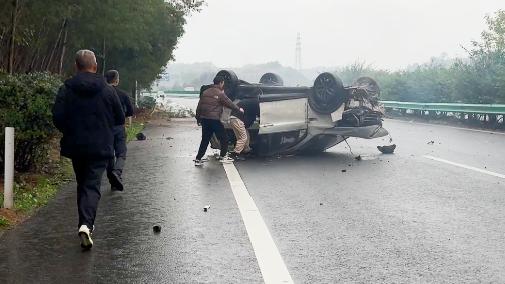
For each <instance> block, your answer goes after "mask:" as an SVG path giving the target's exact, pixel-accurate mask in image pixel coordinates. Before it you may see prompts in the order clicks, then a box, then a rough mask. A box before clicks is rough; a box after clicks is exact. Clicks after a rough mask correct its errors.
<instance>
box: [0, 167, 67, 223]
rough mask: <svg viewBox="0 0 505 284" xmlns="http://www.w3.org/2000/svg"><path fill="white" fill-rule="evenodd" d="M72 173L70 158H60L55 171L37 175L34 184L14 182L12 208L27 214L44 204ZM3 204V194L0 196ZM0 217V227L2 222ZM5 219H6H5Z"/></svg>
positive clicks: (0, 201)
mask: <svg viewBox="0 0 505 284" xmlns="http://www.w3.org/2000/svg"><path fill="white" fill-rule="evenodd" d="M71 175H72V167H71V164H70V160H68V159H62V161H61V162H60V163H59V165H58V169H57V170H56V173H53V174H50V175H49V174H48V175H40V176H37V178H36V181H35V185H34V186H33V187H32V185H30V184H24V183H18V182H16V183H14V209H15V210H16V211H18V212H21V213H23V214H27V215H29V214H30V213H32V212H33V211H34V210H36V209H38V208H40V207H42V206H44V205H46V204H47V203H48V202H49V201H50V200H51V199H53V197H54V196H55V195H56V192H58V189H59V188H60V186H61V184H63V183H64V182H66V181H68V180H69V178H70V177H71ZM0 203H1V204H3V194H2V195H1V196H0ZM2 219H4V220H5V218H3V217H0V227H1V226H2V224H3V223H5V222H2ZM5 221H7V220H5Z"/></svg>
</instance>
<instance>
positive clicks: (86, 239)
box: [78, 225, 93, 249]
mask: <svg viewBox="0 0 505 284" xmlns="http://www.w3.org/2000/svg"><path fill="white" fill-rule="evenodd" d="M78 235H79V238H80V239H81V247H82V248H83V249H90V248H91V247H92V246H93V240H92V239H91V232H90V231H89V228H88V226H86V225H81V227H80V228H79V234H78Z"/></svg>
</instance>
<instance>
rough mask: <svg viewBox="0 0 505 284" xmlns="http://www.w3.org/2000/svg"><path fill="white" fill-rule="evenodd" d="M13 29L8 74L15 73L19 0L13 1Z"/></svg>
mask: <svg viewBox="0 0 505 284" xmlns="http://www.w3.org/2000/svg"><path fill="white" fill-rule="evenodd" d="M12 6H13V7H12V29H11V39H10V47H9V63H8V64H9V65H8V66H7V72H9V74H12V73H13V72H14V43H15V42H14V37H15V35H16V20H17V19H16V18H17V11H18V0H13V1H12Z"/></svg>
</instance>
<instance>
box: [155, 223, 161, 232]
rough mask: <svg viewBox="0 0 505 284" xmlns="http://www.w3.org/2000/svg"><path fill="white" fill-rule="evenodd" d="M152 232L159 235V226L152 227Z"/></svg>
mask: <svg viewBox="0 0 505 284" xmlns="http://www.w3.org/2000/svg"><path fill="white" fill-rule="evenodd" d="M153 232H155V233H160V232H161V226H160V225H154V226H153Z"/></svg>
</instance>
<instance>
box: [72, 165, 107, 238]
mask: <svg viewBox="0 0 505 284" xmlns="http://www.w3.org/2000/svg"><path fill="white" fill-rule="evenodd" d="M108 162H109V160H108V159H104V160H89V159H86V158H82V159H72V166H73V167H74V172H75V179H76V180H77V211H78V213H79V224H78V227H80V226H81V225H86V226H88V228H90V229H93V224H94V223H95V216H96V210H97V208H98V202H99V201H100V197H101V194H100V184H101V183H102V176H103V173H104V171H105V168H106V167H107V164H108Z"/></svg>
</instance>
